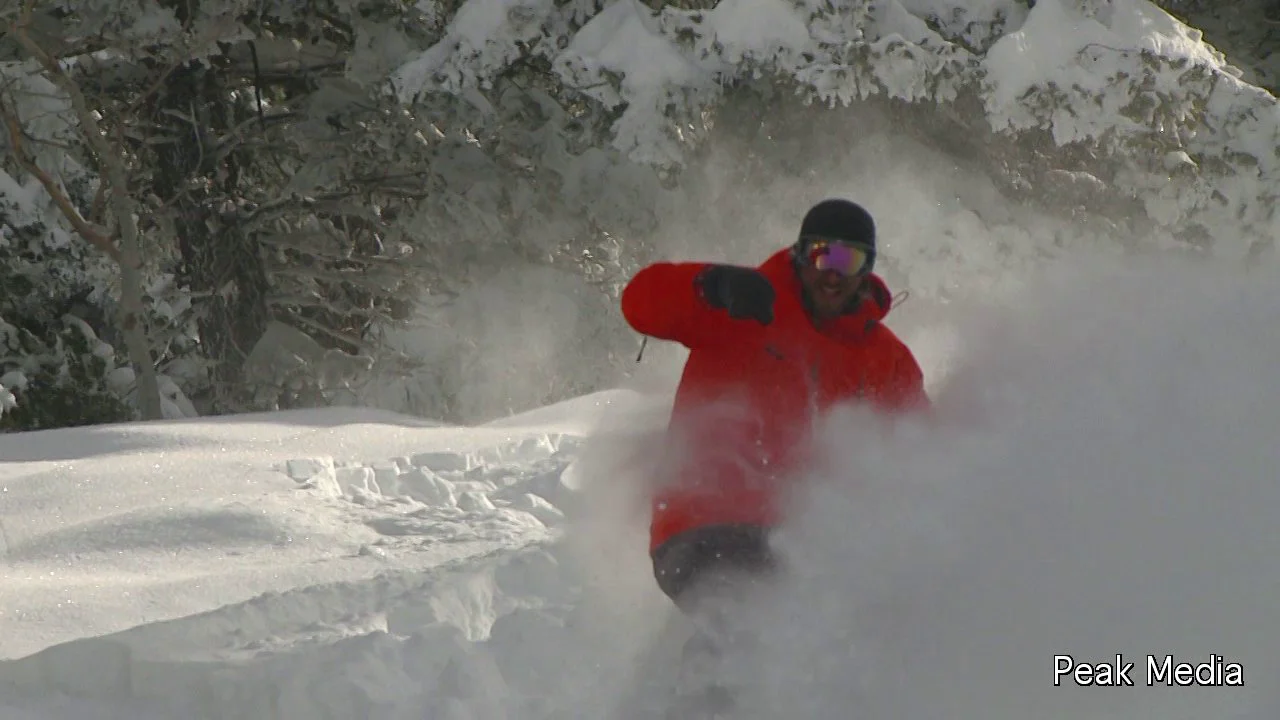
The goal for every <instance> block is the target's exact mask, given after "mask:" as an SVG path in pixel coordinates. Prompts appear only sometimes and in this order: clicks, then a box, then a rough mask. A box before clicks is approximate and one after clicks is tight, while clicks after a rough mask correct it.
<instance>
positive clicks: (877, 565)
mask: <svg viewBox="0 0 1280 720" xmlns="http://www.w3.org/2000/svg"><path fill="white" fill-rule="evenodd" d="M1026 287H1027V288H1029V289H1028V290H1026V291H1025V292H1024V293H1023V294H1022V296H1021V297H1020V298H1018V301H1017V302H1016V303H1015V304H1014V305H1013V306H1007V307H1001V308H985V309H981V308H977V307H974V308H970V310H971V314H970V317H972V318H974V320H972V321H969V322H966V323H964V324H963V325H961V327H959V328H958V332H957V336H958V337H959V338H961V346H960V348H959V349H958V351H957V352H958V355H957V356H956V357H954V358H953V362H952V367H953V371H952V373H951V375H950V376H949V380H948V382H947V383H946V384H945V386H944V387H942V388H939V389H938V390H937V391H935V396H934V399H935V401H936V404H937V407H936V413H935V415H934V417H932V418H930V419H928V420H927V421H925V422H911V423H902V424H899V425H897V426H894V427H884V426H882V425H880V424H877V423H875V422H874V421H872V420H870V419H869V418H867V417H864V416H861V415H859V414H858V413H855V412H846V413H842V414H838V415H836V416H833V417H831V418H830V420H829V422H828V423H827V424H826V427H825V428H824V435H823V438H822V443H821V444H822V450H821V452H822V459H823V467H825V468H826V470H825V471H824V472H822V473H819V474H817V475H816V476H815V478H814V484H813V486H812V487H813V489H812V492H811V493H809V494H808V495H807V497H806V498H805V499H804V500H803V501H802V502H801V503H799V505H800V507H802V508H803V510H802V512H800V513H799V514H798V517H802V518H803V521H802V522H796V523H793V526H792V527H790V528H788V529H787V530H786V533H785V535H784V536H783V538H782V540H781V541H780V542H781V544H782V545H783V547H785V548H786V553H787V557H788V562H789V563H790V568H791V569H790V572H791V578H792V579H791V582H790V583H789V585H788V586H786V587H785V588H783V589H780V590H777V591H773V592H771V593H770V594H769V595H768V596H767V597H762V598H761V599H760V600H759V602H758V603H757V605H756V606H754V607H752V608H751V610H750V615H749V620H748V622H749V623H750V624H753V625H755V626H757V627H758V628H760V629H761V631H762V632H763V633H764V638H763V639H764V642H763V643H762V646H761V647H762V648H763V649H761V650H758V651H757V653H756V657H753V658H752V659H751V663H750V666H751V668H750V670H749V672H750V673H751V674H750V677H751V678H752V680H751V681H750V682H749V683H748V688H749V690H748V692H749V694H750V698H749V699H746V703H747V704H748V705H752V706H757V707H760V708H765V707H769V708H771V711H772V712H780V711H783V710H785V711H786V712H788V713H790V714H792V716H794V717H858V718H861V719H863V720H887V719H889V718H911V719H912V720H934V719H937V720H943V719H944V718H945V719H948V720H950V719H955V718H973V719H977V718H982V719H983V720H990V719H992V718H1000V719H1004V718H1009V719H1013V718H1081V719H1093V718H1098V719H1101V718H1125V719H1126V720H1137V719H1141V718H1160V720H1176V719H1180V718H1187V719H1188V720H1189V719H1191V718H1204V717H1214V718H1263V717H1275V716H1276V712H1277V710H1278V709H1280V704H1277V696H1276V693H1277V689H1276V686H1275V684H1274V683H1273V682H1272V681H1271V679H1272V678H1274V677H1275V676H1276V673H1277V671H1278V670H1280V620H1277V619H1276V613H1275V601H1276V598H1277V597H1280V534H1277V533H1276V531H1275V522H1276V517H1278V516H1280V482H1277V468H1280V444H1278V443H1276V442H1275V430H1276V428H1277V427H1280V381H1277V380H1276V379H1275V378H1274V367H1275V358H1276V357H1277V356H1278V355H1280V335H1277V334H1276V333H1274V332H1273V331H1272V330H1271V328H1272V327H1273V323H1274V318H1275V317H1277V316H1278V315H1280V294H1278V293H1277V292H1276V291H1277V289H1280V278H1278V276H1277V274H1276V273H1275V272H1274V271H1270V270H1257V271H1255V272H1253V273H1252V274H1243V273H1241V272H1240V271H1238V270H1236V271H1234V272H1232V271H1229V270H1226V269H1222V268H1214V267H1206V266H1205V265H1203V264H1197V265H1189V264H1182V263H1181V262H1173V261H1151V260H1145V261H1144V262H1143V263H1142V265H1141V266H1140V267H1139V268H1126V267H1119V266H1116V265H1112V266H1110V267H1107V268H1097V267H1093V268H1091V267H1086V266H1076V267H1073V268H1071V269H1069V270H1064V269H1061V268H1060V269H1059V270H1057V271H1055V272H1054V273H1053V274H1052V275H1046V276H1045V277H1043V278H1039V279H1037V280H1036V281H1035V282H1030V283H1027V285H1026ZM1117 654H1119V655H1121V656H1123V662H1133V663H1134V666H1133V668H1132V670H1131V671H1129V673H1128V677H1129V678H1131V679H1132V680H1133V682H1134V686H1133V687H1080V686H1077V685H1076V683H1075V682H1074V681H1073V680H1072V677H1071V676H1070V675H1064V676H1062V677H1061V678H1060V683H1061V684H1060V686H1055V685H1054V681H1055V656H1058V655H1070V656H1072V657H1073V658H1074V660H1075V661H1077V662H1090V663H1099V662H1112V663H1114V661H1115V658H1116V655H1117ZM1168 655H1171V656H1172V658H1173V662H1174V663H1175V664H1176V663H1178V662H1186V663H1190V664H1193V665H1194V664H1196V663H1202V662H1209V661H1210V660H1211V656H1213V655H1217V656H1221V657H1222V658H1223V660H1222V662H1223V663H1238V664H1239V665H1240V667H1241V668H1242V670H1243V679H1244V685H1243V687H1222V686H1220V687H1177V686H1174V687H1170V686H1168V685H1166V684H1164V683H1163V682H1160V678H1158V677H1155V678H1151V679H1152V680H1155V681H1157V682H1156V684H1155V685H1154V686H1153V685H1149V684H1148V679H1149V677H1148V668H1147V658H1148V656H1154V657H1155V658H1156V659H1157V660H1163V658H1164V657H1165V656H1168ZM744 672H748V671H744ZM743 677H746V676H745V675H744V676H743ZM766 714H767V713H766Z"/></svg>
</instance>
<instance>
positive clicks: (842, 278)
mask: <svg viewBox="0 0 1280 720" xmlns="http://www.w3.org/2000/svg"><path fill="white" fill-rule="evenodd" d="M865 262H866V256H865V254H863V253H862V252H861V251H860V250H857V249H856V248H851V247H850V246H848V245H841V244H839V243H830V244H828V243H824V242H821V241H818V242H815V243H811V244H810V247H809V249H808V251H807V252H806V253H805V255H804V257H803V258H802V261H801V263H800V284H801V285H802V286H803V288H804V292H805V294H806V295H807V296H808V298H809V303H810V305H811V306H812V307H813V312H814V315H815V316H816V317H817V319H820V320H825V319H828V318H832V317H835V316H836V315H839V314H840V313H841V312H843V311H844V310H845V308H847V307H848V306H849V302H850V301H851V300H852V299H853V297H854V296H855V295H857V294H858V291H859V290H861V289H862V283H863V280H864V279H865V277H866V276H865V275H864V274H862V273H861V272H860V271H861V269H862V267H863V265H864V263H865Z"/></svg>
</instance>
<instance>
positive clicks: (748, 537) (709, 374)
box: [622, 199, 929, 614]
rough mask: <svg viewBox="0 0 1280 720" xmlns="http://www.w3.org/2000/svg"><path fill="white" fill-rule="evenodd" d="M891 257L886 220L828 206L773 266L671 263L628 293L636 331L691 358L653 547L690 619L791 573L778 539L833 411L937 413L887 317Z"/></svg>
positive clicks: (842, 203)
mask: <svg viewBox="0 0 1280 720" xmlns="http://www.w3.org/2000/svg"><path fill="white" fill-rule="evenodd" d="M875 260H876V229H875V223H874V221H873V220H872V218H871V215H870V214H869V213H868V212H867V211H866V210H864V209H863V208H862V207H861V206H859V205H857V204H856V203H853V202H850V201H847V200H838V199H837V200H826V201H823V202H820V203H818V204H817V205H815V206H813V207H812V208H811V209H810V210H809V211H808V213H807V214H806V215H805V217H804V220H803V222H802V223H801V226H800V232H799V236H798V238H797V239H796V241H795V243H794V244H792V245H791V247H789V248H787V249H784V250H782V251H780V252H778V253H775V254H774V255H773V256H772V257H770V258H769V259H768V260H766V261H765V262H764V263H763V264H762V265H760V266H759V267H757V268H747V267H738V266H733V265H718V264H710V263H671V262H661V263H656V264H653V265H650V266H648V267H646V268H644V269H642V270H640V272H638V273H637V274H636V276H635V277H634V278H632V280H631V281H630V283H628V285H627V287H626V289H625V290H624V291H623V294H622V312H623V314H624V316H625V317H626V319H627V322H628V323H630V325H631V326H632V327H633V328H635V330H636V331H638V332H640V333H642V334H644V335H647V336H651V337H655V338H660V339H663V340H671V341H674V342H679V343H681V344H683V345H685V346H686V347H688V348H689V349H690V353H689V358H688V360H687V362H686V364H685V368H684V374H683V377H682V379H681V381H680V385H679V388H678V389H677V391H676V397H675V405H674V408H673V411H672V417H671V423H670V426H669V432H670V438H671V440H672V441H673V443H674V447H673V448H672V450H673V456H674V461H673V465H674V467H673V468H672V470H671V473H670V477H667V478H664V480H665V482H664V483H663V487H662V488H661V489H660V490H659V491H658V492H657V494H656V496H655V497H654V498H653V507H652V519H651V523H650V543H649V551H650V555H651V558H652V560H653V568H654V575H655V577H656V579H657V582H658V586H659V587H660V588H661V589H662V591H663V592H664V593H666V595H667V596H668V597H670V598H671V599H672V600H673V601H674V602H675V603H676V605H677V606H678V607H680V608H681V609H682V610H684V611H685V612H688V613H691V614H692V613H696V606H697V603H698V599H699V598H701V597H706V596H707V595H712V596H716V597H722V596H723V594H724V593H726V592H727V593H729V594H730V595H732V594H735V593H737V592H739V590H738V586H737V585H735V584H734V583H736V582H739V581H740V580H741V579H742V578H743V577H746V578H754V577H756V576H758V575H760V574H768V573H769V572H771V571H772V570H773V569H774V568H775V567H776V561H775V558H774V555H773V553H772V552H771V551H770V548H769V534H770V531H771V529H772V528H773V527H775V526H776V525H777V524H778V523H779V521H780V520H781V519H782V518H781V512H782V506H783V502H784V500H785V489H786V483H787V482H788V480H789V479H794V477H795V476H796V474H797V473H798V472H800V471H802V470H803V468H804V463H805V460H806V458H805V455H806V447H807V443H808V441H809V439H810V437H809V433H810V432H811V430H812V426H813V421H814V419H815V418H816V417H817V416H819V415H820V414H821V413H822V412H824V411H825V410H827V409H829V408H831V407H832V405H834V404H836V403H841V402H848V401H862V402H866V403H870V404H872V405H873V406H874V407H878V408H880V409H883V410H886V411H891V412H899V411H906V410H912V409H918V408H923V407H926V406H927V405H928V403H929V400H928V398H927V396H926V395H925V392H924V388H923V376H922V373H921V370H920V366H919V365H918V364H917V362H916V359H915V357H914V356H913V355H912V353H911V351H910V350H909V349H908V348H907V347H906V345H904V344H903V342H902V341H901V340H899V339H898V337H897V336H896V335H894V333H893V332H892V331H890V330H889V328H888V327H886V326H885V325H884V324H883V322H882V321H883V319H884V317H885V315H886V314H888V312H889V308H890V305H891V296H890V293H889V290H888V288H887V287H886V286H885V283H884V281H883V280H882V279H881V278H880V277H879V276H877V275H875V274H873V273H872V270H873V268H874V266H875Z"/></svg>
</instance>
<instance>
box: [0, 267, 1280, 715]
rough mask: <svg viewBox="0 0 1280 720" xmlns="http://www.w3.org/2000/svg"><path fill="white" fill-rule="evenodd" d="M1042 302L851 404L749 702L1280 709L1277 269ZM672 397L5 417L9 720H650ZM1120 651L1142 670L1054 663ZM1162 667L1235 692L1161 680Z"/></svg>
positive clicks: (1141, 282) (1191, 273)
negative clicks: (12, 424)
mask: <svg viewBox="0 0 1280 720" xmlns="http://www.w3.org/2000/svg"><path fill="white" fill-rule="evenodd" d="M1025 288H1026V289H1025V290H1024V291H1022V293H1021V294H1019V295H1017V296H1016V297H1015V300H1016V302H1014V303H1012V304H1003V303H1005V301H1004V300H1003V299H1002V301H1001V303H1002V304H1000V305H996V304H994V303H992V304H989V305H986V306H984V305H980V304H972V305H969V306H968V307H965V308H963V310H962V311H957V312H956V313H955V315H956V317H962V318H964V319H959V320H955V321H954V323H953V327H951V329H950V332H951V336H952V337H953V338H956V339H957V340H955V341H954V342H952V343H951V344H949V345H947V347H949V348H950V350H949V352H950V357H949V358H948V359H947V360H948V361H947V367H948V368H949V371H948V373H947V374H946V376H945V379H944V380H942V381H941V382H940V383H938V384H937V385H936V386H935V387H934V388H933V394H934V398H935V400H936V411H935V413H934V414H933V415H932V416H931V417H930V418H928V419H927V420H923V421H911V422H904V423H900V424H897V425H895V426H891V427H885V426H882V425H879V424H876V423H874V422H872V421H871V420H870V419H869V418H867V417H864V416H862V415H860V414H859V413H858V412H857V411H854V410H845V411H841V412H839V413H837V414H835V415H833V416H832V417H830V418H828V419H827V421H826V422H825V424H824V426H823V436H822V438H821V442H820V443H819V447H818V449H817V452H818V457H819V458H820V459H821V460H822V461H823V462H822V463H821V465H822V467H824V468H826V469H825V470H824V471H823V472H820V473H815V474H814V475H813V476H811V477H809V478H806V481H807V485H806V487H808V488H809V490H808V491H807V492H806V493H804V495H803V496H802V498H801V499H800V501H799V503H798V506H797V511H796V515H795V517H797V518H802V519H803V520H802V521H797V522H794V523H792V524H791V525H789V526H788V527H787V528H785V529H784V531H783V533H782V535H781V536H780V539H779V545H780V547H781V548H782V549H783V552H784V553H785V556H786V558H787V561H788V563H789V571H788V577H789V581H788V582H787V583H786V584H785V585H783V586H780V587H776V588H764V589H762V590H761V591H760V594H759V595H758V596H756V597H754V598H753V599H752V600H751V602H749V603H748V604H747V605H746V606H745V607H744V609H743V610H742V612H743V617H744V618H745V619H746V620H747V621H748V622H749V623H750V624H751V625H752V626H753V627H756V628H757V629H758V631H759V632H760V634H761V636H762V640H763V642H761V643H760V644H759V646H758V647H757V648H756V649H755V650H754V651H753V652H751V653H748V654H747V655H745V656H744V657H742V658H740V660H741V664H735V665H732V666H730V667H729V668H728V669H727V670H726V672H729V673H730V677H731V678H732V677H737V678H738V679H739V680H741V679H743V678H750V683H749V684H747V686H746V688H745V689H743V690H742V693H743V696H742V697H743V701H744V704H745V705H746V706H747V707H748V708H751V709H754V710H756V711H757V712H756V714H750V713H744V714H743V715H742V717H761V718H765V717H780V716H783V715H785V716H788V717H848V716H857V717H860V718H870V719H872V720H880V719H882V718H883V719H886V720H887V719H889V718H920V719H925V718H939V719H940V720H941V719H944V718H945V719H948V720H949V719H952V718H983V719H984V720H989V719H990V718H1011V719H1012V718H1029V717H1060V718H1161V720H1170V719H1180V718H1186V719H1188V720H1190V719H1191V718H1203V717H1215V718H1241V719H1246V718H1247V719H1251V720H1252V719H1255V718H1256V719H1259V720H1260V719H1262V718H1274V717H1276V711H1277V710H1278V709H1280V704H1277V697H1276V693H1277V687H1276V685H1275V684H1274V683H1273V682H1270V680H1269V679H1270V678H1273V677H1275V674H1276V673H1277V671H1280V650H1278V649H1277V648H1280V622H1277V621H1276V619H1275V612H1274V607H1275V601H1276V598H1277V597H1280V536H1277V534H1276V533H1275V532H1274V527H1275V517H1277V516H1278V515H1280V484H1277V483H1276V482H1275V468H1277V467H1280V445H1278V444H1277V443H1275V442H1274V437H1273V435H1274V428H1276V427H1277V426H1280V383H1277V382H1275V380H1274V379H1273V377H1272V375H1273V372H1272V368H1273V366H1274V358H1275V357H1276V356H1277V353H1280V338H1278V337H1277V336H1276V335H1275V334H1274V333H1268V332H1266V330H1265V328H1267V327H1269V323H1270V322H1272V320H1273V318H1274V317H1276V315H1277V313H1280V293H1277V289H1278V288H1280V277H1277V274H1276V273H1275V272H1273V271H1270V270H1266V269H1258V270H1255V271H1254V272H1253V273H1251V274H1241V273H1239V272H1238V271H1234V270H1231V269H1229V268H1220V267H1206V266H1203V265H1201V266H1194V267H1192V266H1187V265H1182V264H1178V263H1173V262H1168V263H1152V262H1151V261H1147V262H1146V263H1145V264H1144V265H1142V266H1140V269H1135V268H1127V267H1125V266H1124V265H1122V264H1120V263H1119V262H1111V263H1109V266H1108V267H1107V268H1103V269H1099V268H1096V267H1095V268H1090V267H1077V268H1072V269H1066V268H1059V269H1057V270H1055V271H1054V272H1053V273H1051V274H1046V275H1045V276H1044V277H1041V278H1036V279H1035V281H1034V282H1029V283H1027V284H1026V285H1025ZM939 347H941V346H939ZM923 360H925V363H926V365H931V366H932V365H933V364H935V363H936V361H937V358H923ZM668 406H669V397H666V396H657V397H650V396H646V395H641V394H638V393H635V392H631V391H628V390H618V391H613V392H609V393H602V394H599V395H591V396H587V397H584V398H580V399H578V400H574V401H571V402H568V403H563V404H561V405H558V406H553V407H549V408H544V409H542V410H539V411H536V412H533V413H529V414H526V415H523V416H516V417H512V418H508V419H506V420H504V421H501V422H497V423H494V424H491V425H487V426H481V427H477V428H451V427H443V426H434V425H431V424H427V423H422V422H419V421H414V420H410V419H408V418H404V417H400V416H395V415H386V414H380V413H368V412H359V411H340V410H332V411H325V412H316V413H303V412H293V413H279V414H273V415H259V416H250V417H244V418H229V419H225V420H202V421H176V422H167V423H157V424H138V425H121V426H111V427H101V428H87V429H68V430H58V431H53V432H46V433H32V434H25V435H13V436H7V437H4V438H0V456H2V457H3V458H4V459H5V461H6V463H5V465H4V466H2V469H0V490H2V491H3V494H2V495H0V498H2V502H0V523H2V524H3V530H4V533H3V537H4V539H5V545H4V551H5V556H4V560H3V564H2V565H0V572H2V573H3V576H2V577H0V623H2V624H0V650H2V651H3V655H4V656H5V657H6V658H8V659H7V660H5V661H3V662H0V688H3V690H2V692H0V717H4V718H6V719H9V718H12V719H13V720H68V719H71V718H75V719H76V720H82V719H83V720H90V719H92V720H98V719H106V718H119V719H122V720H123V719H124V718H129V719H130V720H150V719H153V718H183V719H184V720H185V719H190V718H254V719H255V720H258V719H261V720H267V719H273V720H274V719H282V720H303V719H306V720H314V719H317V718H335V719H336V718H346V719H350V718H367V719H369V720H384V719H385V720H392V719H394V720H399V719H401V718H475V719H477V720H479V719H486V720H487V719H492V718H511V719H512V720H515V719H516V718H519V719H520V720H532V719H535V718H584V719H586V718H619V719H621V718H633V717H635V718H639V717H655V715H654V714H653V713H655V712H657V711H658V710H659V709H660V708H661V705H662V702H663V699H664V698H665V697H666V694H665V692H664V689H665V688H668V687H669V685H670V683H671V677H670V675H671V672H672V668H673V667H674V666H675V665H676V663H675V658H676V657H677V656H678V647H679V644H680V642H681V641H682V638H683V637H684V634H685V633H687V631H688V629H687V628H686V627H685V626H684V625H683V624H682V622H681V620H680V618H679V617H678V616H677V615H676V614H674V613H673V612H671V610H670V608H669V606H668V604H667V603H666V602H665V600H664V598H662V596H661V595H660V594H658V593H657V591H656V590H655V589H654V588H653V583H652V580H651V578H650V576H649V574H648V573H649V568H648V566H647V564H646V560H645V557H644V515H643V512H642V509H643V504H642V502H641V497H642V491H643V487H644V485H645V483H646V481H647V480H646V478H647V471H648V470H649V469H650V468H651V467H652V465H653V463H654V462H656V460H657V459H658V458H659V456H660V454H661V453H660V451H659V447H660V446H658V445H655V443H657V442H658V441H659V438H660V433H661V430H662V426H663V419H664V417H665V412H666V410H667V409H668ZM1117 654H1120V655H1122V656H1123V658H1124V660H1125V661H1126V662H1134V663H1135V666H1134V669H1133V670H1132V671H1130V673H1129V677H1131V678H1132V679H1133V681H1134V682H1135V685H1136V686H1135V687H1126V688H1098V687H1078V686H1076V685H1075V683H1074V682H1072V681H1071V679H1070V677H1069V676H1067V677H1064V678H1062V683H1061V685H1060V686H1055V684H1054V670H1055V667H1056V661H1055V656H1059V655H1071V656H1072V657H1073V658H1074V659H1075V660H1076V661H1078V662H1092V663H1097V662H1106V661H1114V659H1115V656H1116V655H1117ZM1149 655H1151V656H1155V657H1156V658H1157V660H1161V659H1163V658H1164V656H1166V655H1172V656H1173V660H1174V662H1175V663H1177V662H1187V663H1191V664H1196V663H1204V662H1211V661H1212V660H1211V659H1212V656H1214V655H1217V656H1221V657H1222V660H1221V661H1220V662H1221V663H1222V664H1223V667H1226V664H1229V663H1239V665H1240V666H1241V668H1242V670H1243V679H1244V685H1243V686H1242V687H1191V688H1179V687H1168V686H1165V685H1162V684H1157V685H1156V686H1154V687H1153V686H1148V684H1147V680H1148V674H1147V656H1149ZM736 673H742V674H741V675H736ZM1219 677H1221V678H1223V679H1225V676H1219Z"/></svg>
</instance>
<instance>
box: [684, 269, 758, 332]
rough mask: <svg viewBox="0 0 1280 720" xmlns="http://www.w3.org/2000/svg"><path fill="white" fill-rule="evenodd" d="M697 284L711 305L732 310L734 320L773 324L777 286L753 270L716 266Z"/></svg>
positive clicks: (731, 314)
mask: <svg viewBox="0 0 1280 720" xmlns="http://www.w3.org/2000/svg"><path fill="white" fill-rule="evenodd" d="M694 283H695V285H696V287H697V290H698V293H699V294H700V295H701V296H702V299H703V300H705V301H706V302H707V304H708V305H710V306H711V307H713V308H719V309H721V310H728V311H729V317H731V318H735V319H738V320H744V319H750V320H755V321H756V322H758V323H760V324H761V325H768V324H769V323H771V322H773V299H774V290H773V284H772V283H770V282H769V279H768V278H766V277H765V276H764V275H762V274H760V272H759V271H757V270H755V269H753V268H745V267H737V266H734V265H712V266H710V267H708V268H707V269H706V270H703V271H702V272H700V273H698V277H697V279H696V280H695V281H694Z"/></svg>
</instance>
